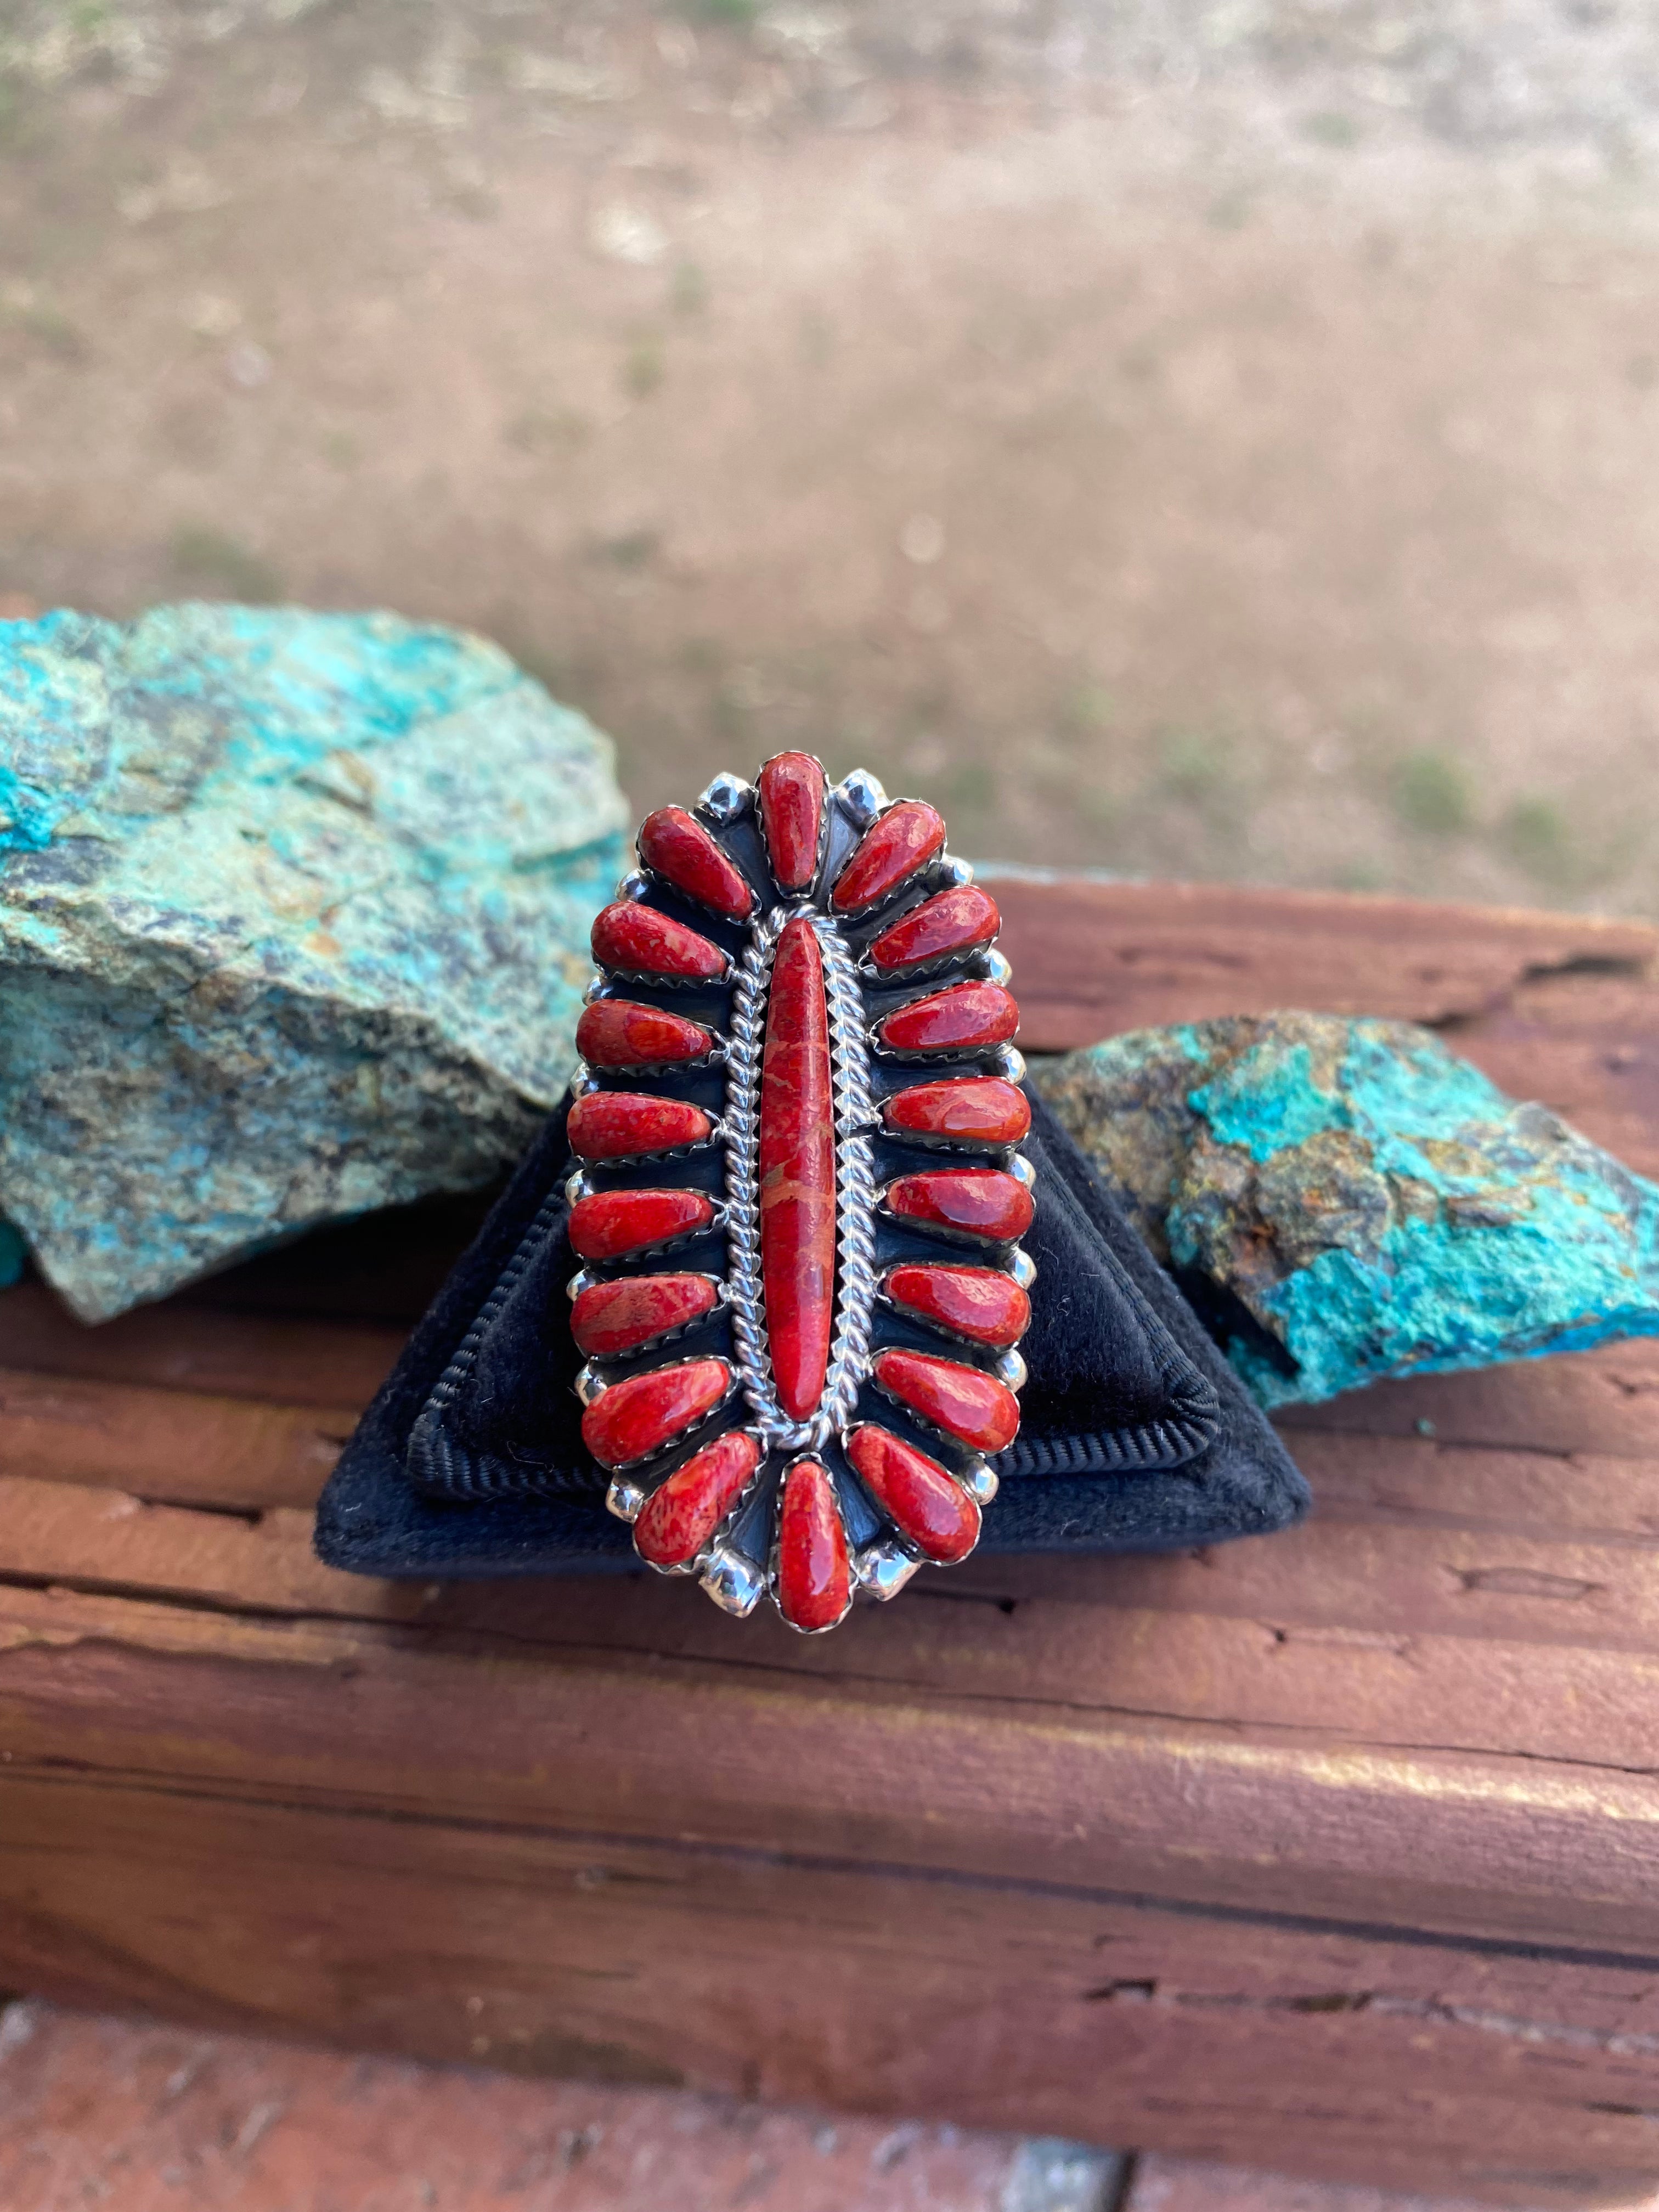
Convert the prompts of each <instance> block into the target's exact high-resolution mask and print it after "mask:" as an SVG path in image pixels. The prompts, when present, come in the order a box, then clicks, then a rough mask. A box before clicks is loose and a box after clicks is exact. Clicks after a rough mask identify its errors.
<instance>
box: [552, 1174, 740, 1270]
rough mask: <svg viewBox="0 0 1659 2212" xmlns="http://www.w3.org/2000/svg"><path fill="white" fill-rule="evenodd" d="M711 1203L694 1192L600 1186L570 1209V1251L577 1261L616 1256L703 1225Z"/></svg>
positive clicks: (708, 1217)
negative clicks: (600, 1188)
mask: <svg viewBox="0 0 1659 2212" xmlns="http://www.w3.org/2000/svg"><path fill="white" fill-rule="evenodd" d="M713 1219H714V1200H713V1199H712V1198H706V1197H705V1196H704V1195H703V1194H702V1191H700V1190H600V1191H595V1192H594V1194H593V1195H592V1197H591V1198H579V1199H578V1200H576V1203H575V1204H574V1206H572V1207H571V1209H570V1249H571V1250H572V1251H573V1252H574V1254H575V1255H576V1257H577V1258H578V1259H579V1260H620V1259H622V1258H623V1257H624V1256H625V1255H627V1254H628V1253H629V1252H642V1251H644V1250H645V1249H647V1246H649V1245H652V1244H668V1243H672V1242H673V1241H674V1239H675V1238H676V1237H690V1235H691V1234H692V1233H693V1232H694V1231H696V1230H699V1229H707V1228H708V1225H709V1223H710V1222H711V1221H712V1220H713Z"/></svg>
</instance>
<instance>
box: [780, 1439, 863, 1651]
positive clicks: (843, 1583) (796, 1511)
mask: <svg viewBox="0 0 1659 2212" xmlns="http://www.w3.org/2000/svg"><path fill="white" fill-rule="evenodd" d="M851 1602H852V1576H851V1571H850V1570H849V1568H848V1560H847V1535H846V1531H845V1530H844V1529H843V1528H842V1525H841V1512H840V1510H839V1508H838V1507H837V1505H836V1493H835V1488H834V1486H833V1485H832V1484H831V1482H830V1480H829V1475H828V1474H826V1473H825V1471H824V1469H823V1468H822V1467H820V1466H819V1464H818V1462H817V1460H815V1459H803V1460H797V1461H796V1462H795V1464H794V1466H793V1467H792V1468H790V1470H789V1472H788V1474H787V1475H786V1476H785V1477H784V1480H783V1502H782V1504H781V1505H780V1507H779V1509H778V1607H779V1610H780V1611H781V1613H782V1614H783V1617H784V1619H785V1620H787V1621H788V1622H790V1623H791V1624H792V1625H793V1626H794V1627H796V1628H805V1629H820V1628H833V1627H834V1626H835V1625H836V1622H837V1621H838V1620H840V1619H841V1618H842V1614H843V1613H845V1612H846V1611H847V1608H848V1605H849V1604H851Z"/></svg>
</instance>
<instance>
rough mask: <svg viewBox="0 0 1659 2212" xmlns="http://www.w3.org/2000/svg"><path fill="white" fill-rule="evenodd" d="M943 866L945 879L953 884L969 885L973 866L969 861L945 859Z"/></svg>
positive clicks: (972, 878) (972, 876)
mask: <svg viewBox="0 0 1659 2212" xmlns="http://www.w3.org/2000/svg"><path fill="white" fill-rule="evenodd" d="M944 866H945V876H946V878H948V879H949V881H950V882H951V883H953V884H971V883H972V882H973V880H974V864H973V862H972V861H971V860H951V859H949V858H948V857H947V859H946V860H945V863H944Z"/></svg>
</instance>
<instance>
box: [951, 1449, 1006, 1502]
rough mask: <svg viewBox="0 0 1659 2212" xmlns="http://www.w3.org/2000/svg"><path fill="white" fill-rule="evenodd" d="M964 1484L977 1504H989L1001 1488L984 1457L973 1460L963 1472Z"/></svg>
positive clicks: (964, 1487)
mask: <svg viewBox="0 0 1659 2212" xmlns="http://www.w3.org/2000/svg"><path fill="white" fill-rule="evenodd" d="M961 1479H962V1486H963V1489H964V1490H965V1491H966V1492H967V1493H968V1495H969V1498H972V1499H973V1501H974V1503H975V1505H988V1504H990V1502H991V1500H992V1499H993V1498H994V1497H995V1496H996V1494H997V1492H998V1491H999V1490H1000V1488H1001V1484H1000V1483H999V1481H998V1480H997V1479H996V1476H995V1475H994V1474H993V1472H992V1471H991V1469H990V1468H988V1467H987V1465H986V1464H985V1462H984V1461H983V1460H982V1459H976V1460H974V1461H972V1462H970V1463H969V1465H968V1466H967V1467H965V1468H963V1472H962V1478H961Z"/></svg>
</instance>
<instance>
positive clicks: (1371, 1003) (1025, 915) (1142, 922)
mask: <svg viewBox="0 0 1659 2212" xmlns="http://www.w3.org/2000/svg"><path fill="white" fill-rule="evenodd" d="M995 896H996V900H997V903H998V905H999V906H1000V908H1001V909H1002V915H1003V922H1004V930H1003V938H1002V942H1003V945H1004V949H1005V950H1006V952H1007V955H1008V957H1009V959H1010V960H1011V961H1012V963H1013V969H1014V975H1015V977H1016V981H1017V988H1018V992H1019V999H1020V1009H1021V1013H1022V1016H1023V1019H1024V1030H1023V1036H1024V1038H1025V1039H1026V1040H1027V1041H1029V1043H1030V1047H1031V1048H1032V1049H1034V1050H1036V1051H1039V1052H1067V1051H1070V1050H1072V1049H1073V1048H1074V1047H1076V1046H1078V1045H1082V1044H1092V1043H1094V1042H1096V1041H1097V1039H1098V1038H1100V1037H1103V1036H1112V1035H1114V1034H1115V1033H1116V1032H1117V1031H1119V1030H1131V1029H1139V1028H1142V1027H1143V1026H1145V1025H1146V1024H1148V1023H1156V1022H1168V1021H1202V1020H1205V1019H1207V1018H1209V1017H1210V1016H1212V1015H1216V1014H1246V1013H1265V1012H1269V1011H1270V1010H1271V1009H1273V1008H1274V1007H1279V1006H1304V1007H1309V1008H1311V1009H1313V1010H1314V1011H1316V1012H1325V1013H1340V1014H1379V1015H1384V1016H1388V1017H1391V1018H1396V1019H1399V1020H1404V1021H1417V1022H1433V1023H1449V1022H1460V1023H1468V1022H1472V1021H1474V1020H1477V1019H1478V1018H1480V1017H1482V1016H1487V1015H1492V1014H1494V1013H1496V1012H1498V1011H1499V1010H1501V1009H1503V1008H1504V1007H1505V1006H1508V1005H1510V1003H1511V1001H1512V1000H1513V998H1514V995H1515V994H1516V990H1517V989H1518V988H1519V987H1522V985H1524V984H1526V983H1528V982H1529V981H1533V980H1543V979H1546V978H1548V977H1550V976H1551V975H1556V976H1563V975H1565V976H1567V977H1569V978H1570V979H1571V986H1572V987H1576V986H1577V982H1578V981H1579V979H1580V977H1582V976H1585V975H1589V976H1591V977H1595V976H1596V975H1611V976H1613V977H1614V978H1620V977H1622V978H1625V979H1626V980H1632V981H1638V982H1644V983H1646V982H1647V981H1648V979H1649V978H1650V975H1651V971H1652V969H1653V967H1654V964H1655V962H1656V960H1659V931H1656V930H1655V929H1654V928H1653V927H1652V926H1651V925H1650V924H1648V923H1645V922H1626V921H1601V920H1600V919H1598V918H1596V917H1595V916H1593V915H1556V914H1529V913H1525V912H1521V911H1513V910H1504V909H1501V908H1474V907H1467V906H1451V905H1436V904H1433V903H1431V902H1425V901H1419V900H1413V899H1396V898H1356V897H1338V896H1334V895H1333V894H1331V893H1328V892H1322V891H1279V890H1259V889H1249V890H1245V889H1241V888H1239V887H1238V886H1237V885H1232V884H1166V883H1126V884H1085V883H1076V882H1055V883H1030V882H1023V881H1019V880H1017V879H1012V878H1009V879H998V880H997V882H996V884H995ZM1643 1003H1644V1005H1645V1006H1647V1007H1648V1009H1649V1011H1648V1013H1647V1017H1646V1020H1647V1024H1648V1026H1649V1027H1651V1026H1652V1021H1653V1015H1652V1005H1653V1000H1652V995H1651V991H1650V989H1648V990H1646V991H1644V997H1643Z"/></svg>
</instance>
